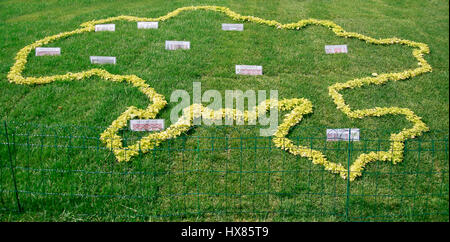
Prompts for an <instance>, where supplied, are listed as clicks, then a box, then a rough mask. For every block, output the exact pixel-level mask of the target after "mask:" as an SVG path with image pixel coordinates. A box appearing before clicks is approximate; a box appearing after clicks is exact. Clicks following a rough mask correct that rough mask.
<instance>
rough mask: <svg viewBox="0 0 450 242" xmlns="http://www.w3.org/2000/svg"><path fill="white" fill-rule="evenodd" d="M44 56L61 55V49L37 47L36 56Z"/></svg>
mask: <svg viewBox="0 0 450 242" xmlns="http://www.w3.org/2000/svg"><path fill="white" fill-rule="evenodd" d="M43 55H61V48H59V47H37V48H36V56H43Z"/></svg>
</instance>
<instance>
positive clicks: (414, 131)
mask: <svg viewBox="0 0 450 242" xmlns="http://www.w3.org/2000/svg"><path fill="white" fill-rule="evenodd" d="M194 10H209V11H216V12H220V13H224V14H225V15H226V16H228V17H230V18H231V19H233V20H235V21H247V22H252V23H259V24H265V25H268V26H272V27H275V28H277V29H289V30H300V29H302V28H304V27H306V26H308V25H318V26H323V27H327V28H328V29H330V30H331V31H333V32H334V33H335V34H336V35H337V36H340V37H345V38H355V39H359V40H362V41H365V42H366V43H370V44H378V45H394V44H398V45H406V46H408V47H411V48H413V51H412V55H413V56H414V57H415V58H416V60H417V61H418V66H419V67H418V68H416V69H409V70H405V71H402V72H398V73H384V74H380V75H375V74H373V75H372V76H370V77H365V78H358V79H353V80H349V81H347V82H344V83H335V84H333V85H331V86H329V87H328V91H329V95H330V96H331V98H332V99H333V101H334V103H335V104H336V106H337V109H339V110H341V111H342V112H343V113H344V114H346V115H347V116H348V117H350V118H354V119H356V118H358V119H362V118H364V117H375V116H376V117H380V116H384V115H404V116H405V118H406V119H407V120H408V121H409V122H411V123H412V124H413V127H412V128H410V129H403V130H402V131H401V132H399V133H396V134H392V135H391V137H390V142H391V145H390V148H389V150H388V151H379V152H370V153H367V154H361V155H360V156H359V157H358V158H357V159H356V160H355V162H353V164H352V165H351V166H350V168H345V167H344V166H343V165H341V164H339V163H336V162H331V161H329V160H328V159H327V158H326V157H325V155H324V154H323V153H321V152H320V151H318V150H314V149H311V148H308V147H305V146H301V145H295V144H294V143H293V141H292V140H290V139H288V138H287V135H288V133H289V130H290V129H291V128H292V127H294V126H295V125H297V124H298V123H299V122H300V121H301V119H302V117H303V116H304V115H305V114H308V113H312V104H311V102H310V101H309V100H307V99H297V98H294V99H283V100H280V101H278V104H277V105H278V108H279V109H280V110H283V111H291V112H290V113H288V114H287V115H286V118H285V119H284V120H283V122H282V123H281V124H280V125H279V126H278V128H277V130H276V132H275V133H274V138H273V142H274V143H275V146H277V147H279V148H281V149H283V150H286V151H288V152H289V153H291V154H293V155H299V156H301V157H306V158H308V159H309V160H311V161H312V162H313V163H314V164H317V165H322V166H323V167H324V168H325V169H326V170H328V171H330V172H332V173H337V174H339V175H340V176H341V177H342V178H344V179H347V178H350V181H353V180H355V178H357V177H359V176H361V175H362V171H363V169H364V167H365V166H366V165H367V164H368V163H370V162H373V161H391V162H392V163H393V164H396V163H398V162H401V161H402V160H403V151H404V142H405V140H406V139H410V138H414V137H416V136H420V135H422V133H423V132H426V131H428V130H429V128H428V127H427V125H426V124H425V123H424V122H423V121H422V120H421V118H420V117H419V116H417V115H416V114H414V112H412V111H411V110H409V109H407V108H400V107H375V108H370V109H359V110H352V109H351V108H350V106H349V105H348V104H346V103H345V100H344V98H343V96H342V94H340V93H339V92H340V91H341V90H344V89H353V88H358V87H362V86H367V85H372V84H375V85H381V84H384V83H386V82H388V81H398V80H405V79H408V78H412V77H415V76H417V75H420V74H422V73H426V72H431V70H432V68H431V66H430V65H429V64H428V62H427V61H426V60H425V59H424V57H423V56H424V54H428V53H429V52H430V50H429V48H428V46H427V45H426V44H424V43H419V42H414V41H410V40H403V39H399V38H386V39H375V38H372V37H369V36H365V35H362V34H358V33H354V32H347V31H345V30H344V29H343V28H342V27H341V26H339V25H337V24H336V23H334V22H332V21H329V20H317V19H304V20H300V21H298V22H294V23H288V24H281V23H279V22H277V21H275V20H265V19H261V18H258V17H254V16H243V15H240V14H238V13H235V12H233V11H231V10H230V9H229V8H226V7H220V6H190V7H182V8H178V9H176V10H174V11H172V12H170V13H168V14H166V15H164V16H161V17H157V18H140V17H134V16H117V17H111V18H106V19H101V20H93V21H89V22H85V23H83V24H81V25H80V26H81V28H79V29H76V30H73V31H69V32H63V33H60V34H56V35H53V36H49V37H45V38H43V39H41V40H38V41H36V42H34V43H32V44H30V45H27V46H25V47H24V48H22V49H21V50H20V51H19V52H18V53H17V55H16V57H15V60H16V62H15V63H14V65H13V66H12V67H11V69H10V71H9V73H8V76H7V78H8V80H9V81H10V82H11V83H16V84H45V83H51V82H54V81H71V80H80V79H84V78H89V77H92V76H98V77H100V78H102V79H105V80H110V81H113V82H128V83H130V84H131V85H133V86H134V87H136V88H138V89H139V90H140V91H141V92H142V93H144V94H145V95H146V96H147V97H148V98H149V100H150V102H151V104H150V105H149V106H148V107H147V108H146V109H138V108H136V107H133V106H131V107H128V108H127V110H126V111H125V112H123V113H122V114H121V115H120V116H119V117H118V118H117V119H116V120H114V121H113V122H112V124H111V125H110V126H109V127H108V128H107V129H106V130H105V131H104V132H103V133H102V134H101V136H100V139H101V140H102V141H103V142H104V143H105V144H106V145H107V146H108V147H111V149H112V151H113V152H114V154H115V156H116V158H117V160H118V161H119V162H121V161H129V160H130V159H131V158H132V157H133V156H135V155H137V154H139V152H142V153H146V152H147V151H149V150H151V149H153V148H154V147H156V146H158V145H159V144H160V143H161V142H163V141H165V140H167V139H170V138H174V137H177V136H179V135H181V134H182V133H183V132H185V131H187V130H188V129H189V128H190V127H191V126H192V119H193V118H196V114H197V115H198V114H199V113H203V116H205V115H204V113H209V117H211V118H212V117H215V118H217V117H222V118H223V117H224V116H225V115H227V114H233V118H234V119H238V118H244V119H245V120H247V121H248V120H249V119H252V118H255V117H256V115H257V111H256V110H257V108H256V107H255V110H254V111H252V112H244V113H239V111H238V110H235V109H230V110H227V109H221V110H217V111H213V110H208V109H207V108H206V107H203V106H202V105H201V104H193V105H191V106H190V107H188V108H186V109H185V110H183V116H182V117H181V118H180V119H179V120H178V121H177V122H176V123H174V124H172V125H171V126H170V127H168V128H167V129H166V130H164V131H161V132H157V133H151V134H149V135H147V136H145V137H143V138H142V139H141V140H139V141H137V142H136V144H134V145H130V146H128V147H123V144H122V139H121V137H120V136H119V135H118V131H119V130H120V129H121V128H124V127H125V126H126V125H127V123H128V120H130V119H133V118H142V119H151V118H154V117H156V115H157V114H158V113H159V111H160V110H161V109H162V108H164V107H165V105H166V104H167V102H166V101H165V99H164V96H162V95H160V94H158V93H157V92H156V91H155V90H154V89H153V88H151V87H150V86H149V85H148V84H147V83H146V82H145V80H143V79H141V78H139V77H138V76H136V75H114V74H111V73H109V72H107V71H106V70H102V69H91V70H88V71H83V72H78V73H70V72H69V73H66V74H64V75H53V76H44V77H23V76H22V72H23V70H24V69H25V65H26V63H27V57H28V55H29V53H30V52H31V51H32V50H33V49H35V48H36V47H40V46H43V45H45V44H48V43H51V42H52V41H55V40H57V39H61V38H66V37H69V36H72V35H75V34H81V33H84V32H92V31H94V30H95V25H96V24H102V23H108V22H113V21H119V20H125V21H165V20H167V19H170V18H173V17H175V16H177V15H178V14H180V13H181V12H183V11H194ZM273 101H275V100H270V99H268V100H266V102H263V103H261V104H259V106H258V108H263V109H267V108H268V107H269V104H270V102H273ZM264 105H265V106H264ZM195 110H197V112H196V111H195Z"/></svg>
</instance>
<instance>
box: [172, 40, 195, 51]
mask: <svg viewBox="0 0 450 242" xmlns="http://www.w3.org/2000/svg"><path fill="white" fill-rule="evenodd" d="M190 48H191V42H189V41H174V40H173V41H172V40H166V50H178V49H184V50H188V49H190Z"/></svg>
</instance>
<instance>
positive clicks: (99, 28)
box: [95, 24, 116, 32]
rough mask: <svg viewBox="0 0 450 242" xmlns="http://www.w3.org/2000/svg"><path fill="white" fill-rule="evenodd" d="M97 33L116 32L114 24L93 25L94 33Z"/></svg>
mask: <svg viewBox="0 0 450 242" xmlns="http://www.w3.org/2000/svg"><path fill="white" fill-rule="evenodd" d="M98 31H116V25H115V24H97V25H95V32H98Z"/></svg>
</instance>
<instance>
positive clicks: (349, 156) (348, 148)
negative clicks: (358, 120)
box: [345, 128, 352, 221]
mask: <svg viewBox="0 0 450 242" xmlns="http://www.w3.org/2000/svg"><path fill="white" fill-rule="evenodd" d="M351 131H352V129H351V128H349V129H348V146H347V200H346V202H345V220H346V221H348V215H349V206H350V158H351V145H352V139H351Z"/></svg>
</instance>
